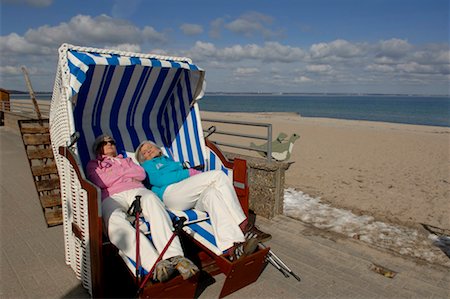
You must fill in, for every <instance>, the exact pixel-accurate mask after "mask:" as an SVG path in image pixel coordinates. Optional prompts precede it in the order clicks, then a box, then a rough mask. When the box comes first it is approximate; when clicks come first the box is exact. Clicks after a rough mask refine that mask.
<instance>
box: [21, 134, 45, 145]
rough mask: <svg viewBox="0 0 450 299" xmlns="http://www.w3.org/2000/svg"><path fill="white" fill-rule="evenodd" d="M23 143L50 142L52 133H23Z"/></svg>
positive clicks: (40, 143)
mask: <svg viewBox="0 0 450 299" xmlns="http://www.w3.org/2000/svg"><path fill="white" fill-rule="evenodd" d="M22 137H23V143H24V144H25V145H43V144H45V145H47V144H50V134H49V133H46V134H23V136H22Z"/></svg>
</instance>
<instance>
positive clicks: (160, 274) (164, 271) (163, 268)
mask: <svg viewBox="0 0 450 299" xmlns="http://www.w3.org/2000/svg"><path fill="white" fill-rule="evenodd" d="M175 271H176V270H175V268H174V266H173V264H172V263H171V262H170V260H168V259H167V260H161V261H159V262H158V263H157V264H156V267H155V271H154V272H153V279H155V280H158V281H160V282H165V281H168V280H169V279H170V278H171V277H172V276H173V275H174V274H175Z"/></svg>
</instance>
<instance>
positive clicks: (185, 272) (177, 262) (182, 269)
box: [169, 255, 199, 280]
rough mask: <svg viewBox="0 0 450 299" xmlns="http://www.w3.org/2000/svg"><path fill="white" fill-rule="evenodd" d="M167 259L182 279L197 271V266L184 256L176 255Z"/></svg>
mask: <svg viewBox="0 0 450 299" xmlns="http://www.w3.org/2000/svg"><path fill="white" fill-rule="evenodd" d="M169 260H170V262H171V263H172V266H173V267H174V268H175V269H177V271H178V272H179V273H180V274H181V276H182V277H183V279H184V280H186V279H189V278H191V277H192V276H194V275H195V274H196V273H197V272H198V271H199V270H198V267H197V266H196V265H195V264H194V263H193V262H192V261H191V260H189V259H187V258H185V257H184V256H181V255H177V256H174V257H171V258H170V259H169Z"/></svg>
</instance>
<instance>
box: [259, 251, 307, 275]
mask: <svg viewBox="0 0 450 299" xmlns="http://www.w3.org/2000/svg"><path fill="white" fill-rule="evenodd" d="M259 244H260V245H261V246H262V247H263V248H267V247H266V246H265V245H264V244H262V243H259ZM269 255H270V257H271V258H272V259H273V261H274V262H275V263H276V264H277V265H278V266H279V267H281V268H282V269H283V270H285V271H286V272H288V273H289V274H291V275H292V276H294V278H295V279H297V280H298V281H300V280H301V279H300V277H299V276H298V275H297V274H295V273H294V272H293V271H292V270H291V269H290V268H289V267H288V266H287V265H286V264H285V263H284V262H283V261H282V260H281V259H280V258H279V257H278V256H277V255H276V254H275V253H274V252H273V251H272V249H269ZM269 262H270V260H269ZM272 265H273V264H272ZM275 268H277V267H276V266H275Z"/></svg>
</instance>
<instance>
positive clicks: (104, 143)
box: [99, 141, 116, 146]
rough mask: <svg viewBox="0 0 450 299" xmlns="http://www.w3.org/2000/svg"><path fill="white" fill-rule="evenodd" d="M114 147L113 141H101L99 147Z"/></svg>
mask: <svg viewBox="0 0 450 299" xmlns="http://www.w3.org/2000/svg"><path fill="white" fill-rule="evenodd" d="M108 143H109V144H111V145H116V142H115V141H102V142H101V143H100V145H99V146H105V145H107V144H108Z"/></svg>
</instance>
